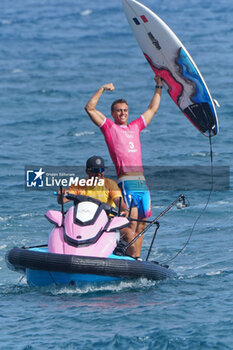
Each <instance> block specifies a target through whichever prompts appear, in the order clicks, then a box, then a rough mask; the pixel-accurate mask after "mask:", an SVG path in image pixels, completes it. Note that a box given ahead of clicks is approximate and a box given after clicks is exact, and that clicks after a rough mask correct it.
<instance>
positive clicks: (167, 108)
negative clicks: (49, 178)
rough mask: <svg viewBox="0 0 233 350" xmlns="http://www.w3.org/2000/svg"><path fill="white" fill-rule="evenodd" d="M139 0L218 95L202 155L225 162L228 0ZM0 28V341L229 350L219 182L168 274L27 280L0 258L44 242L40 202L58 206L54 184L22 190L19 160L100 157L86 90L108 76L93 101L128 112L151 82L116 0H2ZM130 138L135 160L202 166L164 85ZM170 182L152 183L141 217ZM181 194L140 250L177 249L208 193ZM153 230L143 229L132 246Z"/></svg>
mask: <svg viewBox="0 0 233 350" xmlns="http://www.w3.org/2000/svg"><path fill="white" fill-rule="evenodd" d="M143 3H144V4H145V5H146V6H148V7H149V8H151V9H152V10H153V11H154V12H156V13H157V14H158V15H159V16H160V17H161V18H162V19H163V20H164V21H165V22H166V23H167V24H168V25H169V26H170V27H171V28H172V29H173V30H174V31H175V33H176V34H177V35H178V36H179V38H180V39H181V41H182V42H183V43H184V45H185V46H186V48H187V49H188V50H189V52H190V53H191V55H192V57H193V58H194V60H195V62H196V63H197V65H198V67H199V69H200V71H201V72H202V74H203V76H204V78H205V80H206V83H207V85H208V87H209V89H210V91H211V93H212V95H213V97H214V98H216V99H217V100H218V101H219V103H220V104H221V109H219V110H218V115H219V123H220V132H219V135H217V136H216V137H214V138H213V139H212V142H213V158H214V165H215V166H227V167H230V169H231V166H232V129H233V118H232V113H233V104H232V95H233V85H232V71H233V60H232V52H233V27H232V11H233V3H232V1H230V0H222V1H217V2H213V1H210V0H205V1H200V0H191V1H188V2H187V1H184V0H177V1H175V2H171V1H169V0H164V1H162V2H161V1H155V0H144V1H143ZM0 40H1V50H0V60H1V68H0V70H1V79H0V90H1V93H0V105H1V111H0V131H1V143H0V150H1V151H0V170H1V171H0V181H1V188H0V195H1V203H0V206H1V209H0V229H1V233H0V253H1V255H0V274H1V280H0V307H1V312H0V321H1V327H0V339H1V341H0V348H1V349H4V350H9V349H14V350H15V349H17V350H23V349H25V350H26V349H27V350H28V349H33V350H37V349H69V350H71V349H153V350H154V349H159V350H162V349H169V350H172V349H176V350H177V349H192V350H193V349H203V350H207V349H210V350H213V349H216V350H225V349H229V350H230V349H233V311H232V310H233V307H232V306H233V305H232V290H233V259H232V254H233V244H232V226H233V204H232V186H231V181H230V184H229V188H228V189H222V190H221V189H220V190H218V191H214V192H212V194H211V197H210V201H209V204H208V206H207V208H206V210H205V211H204V212H203V215H202V216H201V217H200V219H199V221H198V222H197V224H196V226H195V229H194V230H193V233H192V237H191V240H190V242H189V244H188V245H187V247H186V249H185V250H184V251H183V252H182V253H181V254H179V255H178V256H177V257H176V258H175V259H174V260H172V261H171V262H170V266H171V268H172V269H174V270H175V271H176V272H177V273H178V278H177V279H174V280H168V281H162V282H151V281H146V280H140V281H136V282H121V283H115V284H112V285H111V284H107V285H105V286H97V285H96V286H95V285H94V286H85V287H62V288H59V287H57V286H56V287H55V286H54V287H51V288H32V287H29V286H28V285H27V284H26V281H25V280H24V279H21V278H20V275H19V274H17V273H16V272H12V271H10V270H8V268H7V267H6V264H5V258H4V256H5V253H6V252H7V251H8V250H9V249H11V248H12V247H13V246H22V245H36V244H43V243H47V239H48V234H49V231H50V230H51V225H50V224H49V223H48V222H47V221H46V220H45V218H44V213H45V212H46V211H47V210H48V209H57V208H58V205H57V204H56V198H55V197H54V195H53V193H52V191H26V190H25V183H24V181H25V178H24V168H25V166H26V165H33V164H34V165H41V166H42V167H43V165H51V166H60V165H62V166H72V165H84V164H85V161H86V159H87V158H88V157H89V156H91V155H93V154H100V155H102V156H103V157H104V158H105V160H106V163H108V164H109V165H111V160H110V158H109V155H108V151H107V148H106V145H105V142H104V139H103V136H102V134H101V132H100V131H99V130H98V128H97V127H96V126H95V125H93V124H92V123H91V122H90V120H89V118H88V116H87V115H86V113H85V111H84V106H85V104H86V102H87V101H88V99H89V98H90V96H91V95H92V94H93V92H94V91H95V90H97V89H98V88H99V87H100V86H101V85H103V84H105V83H108V82H113V83H114V85H115V91H114V92H112V93H107V92H106V93H104V95H103V96H102V98H101V99H100V101H99V105H98V107H99V109H100V110H101V111H102V112H103V113H104V114H106V115H109V109H110V104H111V102H112V101H113V100H114V99H117V98H119V97H124V98H126V99H127V100H128V103H129V105H130V118H131V120H133V119H134V118H136V117H138V116H139V115H140V114H141V113H142V112H143V111H144V110H145V109H146V108H147V106H148V104H149V102H150V98H151V97H152V95H153V90H154V81H153V72H152V71H151V69H150V67H149V66H148V64H147V62H146V61H145V59H144V57H143V55H142V53H141V51H140V49H139V47H138V45H137V43H136V41H135V39H134V37H133V35H132V33H131V30H130V28H129V26H128V23H127V21H126V18H125V16H124V13H123V10H122V7H121V2H120V1H118V0H111V1H104V0H98V1H89V2H87V1H84V0H77V1H74V0H67V1H55V0H49V1H47V0H46V1H45V0H42V1H40V2H35V1H33V0H17V1H12V0H8V1H1V3H0ZM141 140H142V150H143V163H144V165H145V166H146V165H148V166H151V165H152V166H155V167H157V166H174V167H175V166H180V165H182V166H193V167H198V166H209V165H210V150H209V143H208V138H206V137H204V136H203V135H201V134H200V133H199V132H198V131H197V130H196V129H195V128H194V127H193V126H192V125H191V124H190V122H189V121H188V120H187V119H186V118H185V117H184V116H183V115H182V114H181V112H180V111H179V110H178V109H177V107H176V106H175V104H174V103H173V102H172V101H171V99H170V97H169V96H168V95H167V93H166V92H165V91H163V96H162V102H161V105H160V109H159V111H158V113H157V116H156V117H155V119H154V120H153V122H152V123H151V124H150V126H149V127H148V128H147V129H146V130H145V131H143V133H142V136H141ZM106 175H107V174H106ZM165 179H166V177H165ZM163 180H164V178H163ZM230 180H231V179H230ZM169 181H170V179H169ZM174 181H176V179H174ZM181 190H182V189H181ZM178 194H179V192H177V191H173V190H169V191H166V190H161V191H159V190H157V191H156V190H154V191H152V215H153V216H154V217H155V216H157V215H158V214H159V213H160V212H161V211H163V210H164V209H165V208H166V207H167V206H168V205H169V204H170V203H171V202H172V201H173V200H174V199H175V198H176V197H177V195H178ZM185 195H186V196H187V197H188V199H189V201H190V207H188V208H186V209H185V210H177V209H176V208H173V209H172V210H170V211H169V212H168V213H167V214H166V215H165V216H164V217H163V218H162V219H161V221H160V225H161V227H160V230H159V232H158V236H157V238H156V241H155V246H154V250H153V251H152V254H151V258H152V259H156V260H159V261H167V260H169V259H171V258H172V257H174V256H175V254H176V253H177V252H178V251H179V249H180V248H182V246H183V245H184V244H185V242H186V241H187V239H188V237H189V235H190V232H191V230H192V227H193V224H194V222H195V221H196V219H197V217H198V216H199V215H200V213H201V212H202V211H203V208H204V207H205V204H206V202H207V200H208V196H209V191H208V190H189V191H186V192H185ZM152 235H153V231H150V232H149V233H148V234H147V235H146V236H145V238H144V245H143V251H142V256H143V257H145V256H146V253H147V249H148V247H149V244H150V240H151V238H152Z"/></svg>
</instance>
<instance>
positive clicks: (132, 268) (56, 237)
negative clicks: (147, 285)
mask: <svg viewBox="0 0 233 350" xmlns="http://www.w3.org/2000/svg"><path fill="white" fill-rule="evenodd" d="M67 198H68V199H70V200H72V201H73V205H72V206H71V207H70V208H69V209H68V211H67V212H66V213H64V209H63V205H62V210H61V211H57V210H49V211H48V212H47V213H46V214H45V217H46V218H47V219H48V220H49V221H50V222H51V223H52V224H53V225H54V227H53V229H52V232H51V234H50V236H49V241H48V245H42V246H36V247H29V248H26V247H22V248H17V247H15V248H13V249H11V250H10V251H9V252H8V253H7V255H6V262H7V264H8V267H9V268H10V269H11V270H14V271H17V272H23V273H24V274H26V279H27V283H28V284H29V285H32V286H45V285H51V284H56V285H64V284H68V285H79V284H82V283H84V282H85V283H95V282H101V283H103V282H111V281H116V280H122V279H125V280H129V279H137V278H146V279H152V280H161V279H166V278H171V277H174V276H176V274H175V272H174V271H173V270H171V269H169V267H168V266H163V265H160V264H159V263H158V262H154V261H148V258H147V259H146V261H138V260H136V259H134V258H132V257H130V256H127V255H126V254H125V252H126V250H127V248H128V246H129V245H128V246H127V245H126V244H125V245H124V244H122V241H120V233H119V230H120V229H122V228H123V227H126V226H128V225H129V220H128V219H127V218H126V217H123V216H120V209H119V210H118V211H117V210H116V209H115V208H112V207H111V206H109V205H108V204H106V203H102V202H100V201H99V200H96V199H94V198H91V197H84V196H81V195H78V196H76V195H72V194H68V195H67ZM174 203H175V202H174ZM153 224H156V225H157V228H156V231H155V234H156V232H157V230H158V227H159V225H158V222H157V220H156V219H155V220H153V221H151V222H150V223H149V224H148V226H147V227H146V229H144V231H143V232H142V233H141V234H143V233H144V232H146V231H147V229H148V228H149V227H151V226H152V225H153ZM154 238H155V235H154V237H153V240H154ZM132 243H133V242H131V244H132ZM148 256H149V254H148Z"/></svg>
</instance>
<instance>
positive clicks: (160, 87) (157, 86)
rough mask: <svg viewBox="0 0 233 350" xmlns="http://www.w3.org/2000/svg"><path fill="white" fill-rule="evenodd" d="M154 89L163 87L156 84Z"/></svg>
mask: <svg viewBox="0 0 233 350" xmlns="http://www.w3.org/2000/svg"><path fill="white" fill-rule="evenodd" d="M155 88H156V89H162V88H163V87H162V86H161V85H156V87H155Z"/></svg>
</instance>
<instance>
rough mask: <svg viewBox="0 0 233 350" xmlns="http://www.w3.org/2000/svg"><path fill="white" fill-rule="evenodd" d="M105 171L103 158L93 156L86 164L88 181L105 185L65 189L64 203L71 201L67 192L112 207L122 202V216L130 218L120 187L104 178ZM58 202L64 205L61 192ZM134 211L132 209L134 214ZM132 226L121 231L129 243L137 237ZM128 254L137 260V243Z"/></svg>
mask: <svg viewBox="0 0 233 350" xmlns="http://www.w3.org/2000/svg"><path fill="white" fill-rule="evenodd" d="M104 170H105V165H104V160H103V158H102V157H99V156H93V157H91V158H89V159H88V160H87V162H86V173H87V175H88V179H91V178H95V179H103V185H100V184H99V181H98V182H97V184H96V185H95V183H96V181H95V182H94V185H93V186H90V185H87V184H86V185H84V186H81V185H80V184H78V185H71V186H70V187H69V189H68V190H67V189H64V191H63V203H67V202H69V201H70V200H69V199H67V198H66V197H65V194H66V193H67V192H68V193H70V194H74V195H79V194H81V195H82V196H88V197H92V198H95V199H98V200H100V201H101V202H104V203H108V204H109V205H111V206H112V207H114V206H117V207H119V205H120V201H121V208H122V211H121V215H124V216H128V213H129V209H128V207H127V205H126V204H125V202H124V200H123V198H122V194H121V190H120V188H119V187H118V185H117V183H116V182H115V181H113V180H111V179H108V178H105V177H104ZM120 198H121V200H120ZM57 201H58V204H61V203H62V197H61V193H60V191H59V192H58V197H57ZM133 209H134V208H133ZM133 209H132V213H133ZM132 225H135V224H134V223H133V224H132V223H131V224H130V225H129V226H128V227H125V228H123V229H121V230H120V233H121V238H123V239H124V240H125V241H126V242H127V243H129V242H131V241H132V240H133V238H134V237H135V233H134V232H133V230H132ZM126 253H127V255H130V256H132V257H134V258H136V256H135V254H136V253H135V243H134V244H132V246H130V247H129V248H128V249H127V251H126Z"/></svg>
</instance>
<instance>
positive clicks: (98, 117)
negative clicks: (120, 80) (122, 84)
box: [85, 83, 114, 126]
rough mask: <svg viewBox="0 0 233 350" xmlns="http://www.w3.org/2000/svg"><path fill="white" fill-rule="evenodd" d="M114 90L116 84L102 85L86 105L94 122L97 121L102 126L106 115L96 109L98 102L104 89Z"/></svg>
mask: <svg viewBox="0 0 233 350" xmlns="http://www.w3.org/2000/svg"><path fill="white" fill-rule="evenodd" d="M113 90H114V86H113V84H112V83H109V84H106V85H103V86H101V88H99V90H98V91H97V92H96V93H95V94H94V95H93V96H92V97H91V98H90V100H89V101H88V103H87V104H86V106H85V110H86V112H87V114H88V115H89V117H90V118H91V120H92V121H93V123H95V124H96V125H97V126H100V125H101V124H103V121H104V119H105V116H104V115H103V113H101V112H100V111H98V110H97V109H96V106H97V103H98V101H99V99H100V97H101V95H102V93H103V92H104V91H113Z"/></svg>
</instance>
